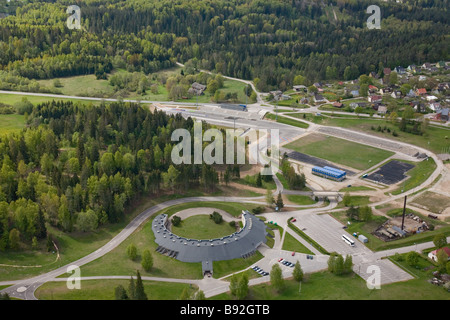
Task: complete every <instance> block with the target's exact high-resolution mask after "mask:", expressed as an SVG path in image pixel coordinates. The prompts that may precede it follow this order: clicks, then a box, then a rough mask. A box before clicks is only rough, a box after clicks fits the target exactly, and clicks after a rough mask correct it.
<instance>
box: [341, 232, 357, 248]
mask: <svg viewBox="0 0 450 320" xmlns="http://www.w3.org/2000/svg"><path fill="white" fill-rule="evenodd" d="M342 240H344V241H345V242H346V243H347V244H348V245H350V246H352V247H354V246H355V241H353V240H352V239H350V238H349V237H347V236H346V235H345V234H343V235H342Z"/></svg>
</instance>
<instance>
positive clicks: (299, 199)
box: [287, 194, 316, 205]
mask: <svg viewBox="0 0 450 320" xmlns="http://www.w3.org/2000/svg"><path fill="white" fill-rule="evenodd" d="M287 199H288V200H289V201H290V202H293V203H295V204H299V205H310V204H315V203H316V201H315V200H314V199H311V197H309V196H302V195H294V194H289V195H287Z"/></svg>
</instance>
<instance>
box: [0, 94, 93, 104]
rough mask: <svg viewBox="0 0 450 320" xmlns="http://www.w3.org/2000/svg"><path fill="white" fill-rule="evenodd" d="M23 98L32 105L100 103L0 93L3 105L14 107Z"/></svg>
mask: <svg viewBox="0 0 450 320" xmlns="http://www.w3.org/2000/svg"><path fill="white" fill-rule="evenodd" d="M23 97H26V98H27V100H28V101H30V102H31V103H32V104H34V105H37V104H39V103H43V102H47V101H52V100H62V101H72V102H81V103H89V102H90V103H92V104H94V105H96V104H100V103H101V101H97V100H80V99H67V98H53V97H41V96H32V95H20V94H12V93H0V102H3V103H5V104H9V105H14V104H15V103H17V102H20V101H21V100H22V98H23Z"/></svg>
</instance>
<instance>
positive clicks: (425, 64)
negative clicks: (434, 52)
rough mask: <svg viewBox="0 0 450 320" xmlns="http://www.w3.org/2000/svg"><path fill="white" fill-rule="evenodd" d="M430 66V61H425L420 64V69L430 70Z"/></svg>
mask: <svg viewBox="0 0 450 320" xmlns="http://www.w3.org/2000/svg"><path fill="white" fill-rule="evenodd" d="M430 68H431V63H429V62H425V63H424V64H423V65H422V69H425V70H430Z"/></svg>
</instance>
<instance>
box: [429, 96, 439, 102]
mask: <svg viewBox="0 0 450 320" xmlns="http://www.w3.org/2000/svg"><path fill="white" fill-rule="evenodd" d="M437 99H438V97H436V96H433V95H429V96H427V101H435V100H437Z"/></svg>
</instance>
